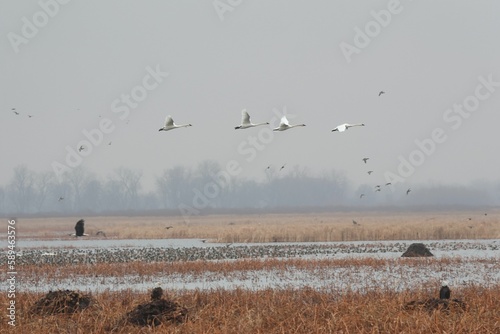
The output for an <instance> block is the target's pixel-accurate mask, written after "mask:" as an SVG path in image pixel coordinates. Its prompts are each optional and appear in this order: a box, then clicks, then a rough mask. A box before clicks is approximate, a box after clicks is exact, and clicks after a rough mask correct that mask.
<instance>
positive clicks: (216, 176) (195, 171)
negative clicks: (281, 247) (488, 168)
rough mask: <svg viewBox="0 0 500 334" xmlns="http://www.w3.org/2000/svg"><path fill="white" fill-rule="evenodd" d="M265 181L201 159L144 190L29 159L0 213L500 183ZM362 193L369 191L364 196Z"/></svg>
mask: <svg viewBox="0 0 500 334" xmlns="http://www.w3.org/2000/svg"><path fill="white" fill-rule="evenodd" d="M264 173H265V176H266V178H265V179H264V180H261V181H256V180H248V179H244V178H241V177H238V176H231V175H230V173H229V172H228V171H226V170H224V169H223V168H222V167H221V166H220V165H219V164H218V163H216V162H214V161H210V160H207V161H203V162H201V163H200V164H199V165H197V166H196V167H194V168H191V167H186V166H176V167H172V168H169V169H165V170H164V171H163V173H162V174H161V175H159V176H156V178H155V187H154V189H153V190H147V191H146V190H144V189H143V188H142V184H141V180H142V177H143V173H142V171H140V170H132V169H129V168H125V167H120V168H117V169H115V170H113V171H112V172H111V173H110V174H109V175H107V176H105V177H102V176H97V175H96V174H95V173H93V172H91V171H89V170H87V169H85V168H83V167H78V168H75V169H72V170H71V171H69V172H67V173H65V174H64V175H63V177H62V178H61V179H58V178H57V177H56V176H55V174H54V173H52V172H50V171H46V172H35V171H32V170H30V169H29V168H27V167H26V166H24V165H20V166H17V167H15V168H14V170H13V176H12V178H11V180H10V182H8V183H7V184H6V185H3V186H0V213H1V214H3V215H16V214H37V213H58V214H71V213H81V212H85V213H89V214H90V213H96V214H98V213H110V212H119V211H153V210H172V212H176V211H177V213H181V214H184V213H188V214H190V213H192V212H202V211H203V210H206V209H258V210H262V211H268V210H269V211H273V210H276V209H287V208H293V209H294V210H297V208H308V207H309V208H332V209H334V208H338V207H355V208H357V209H360V208H367V209H370V208H374V207H391V206H396V207H397V206H413V207H419V206H498V205H499V204H500V182H497V183H487V182H475V183H474V184H471V185H469V186H464V185H443V184H437V185H412V192H411V193H410V194H409V195H406V189H407V188H408V185H407V184H396V185H389V186H382V191H376V188H375V186H376V185H373V184H362V185H360V186H358V187H355V186H353V182H352V181H351V180H349V179H348V178H346V177H345V176H344V175H343V174H342V173H339V172H337V171H335V170H332V171H330V172H328V173H323V174H322V175H319V176H314V175H311V173H308V172H307V170H306V169H305V168H301V167H299V166H290V167H289V166H287V169H286V171H285V170H284V171H281V170H280V167H274V168H273V167H271V168H268V169H266V170H265V171H264ZM361 194H363V196H361Z"/></svg>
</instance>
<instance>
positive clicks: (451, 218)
mask: <svg viewBox="0 0 500 334" xmlns="http://www.w3.org/2000/svg"><path fill="white" fill-rule="evenodd" d="M79 218H80V217H74V218H71V217H69V218H68V217H64V218H61V217H59V218H27V219H19V223H18V226H19V230H20V232H19V233H21V237H36V238H37V239H44V238H46V239H51V238H57V237H59V238H71V237H70V236H69V234H70V233H73V232H74V230H73V228H74V224H75V222H76V221H77V220H78V219H79ZM353 220H356V222H357V223H358V224H357V225H355V224H353V223H352V221H353ZM168 226H172V228H168V229H167V228H166V227H168ZM85 228H86V233H89V234H90V235H91V236H94V237H95V234H96V233H97V231H99V230H103V231H105V232H106V235H107V237H108V238H115V239H147V238H151V239H169V238H170V239H182V238H197V239H207V240H209V241H213V242H225V243H229V242H285V241H286V242H314V241H355V240H371V241H376V240H441V239H490V238H500V211H498V210H497V211H493V212H489V213H488V215H484V213H483V212H459V213H457V212H425V213H420V212H415V213H380V212H336V213H317V214H315V213H309V214H293V215H292V214H262V215H258V214H254V215H245V216H238V215H208V216H192V217H189V221H185V220H183V218H182V217H175V216H168V217H89V218H86V223H85Z"/></svg>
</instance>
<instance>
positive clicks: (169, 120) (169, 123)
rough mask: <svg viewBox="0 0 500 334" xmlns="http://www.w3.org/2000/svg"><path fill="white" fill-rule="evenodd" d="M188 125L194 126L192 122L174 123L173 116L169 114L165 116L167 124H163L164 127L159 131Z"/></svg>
mask: <svg viewBox="0 0 500 334" xmlns="http://www.w3.org/2000/svg"><path fill="white" fill-rule="evenodd" d="M187 126H192V125H191V124H181V125H177V124H175V123H174V120H173V119H172V116H170V115H168V116H167V117H166V118H165V125H164V126H163V128H160V130H158V131H168V130H173V129H177V128H185V127H187Z"/></svg>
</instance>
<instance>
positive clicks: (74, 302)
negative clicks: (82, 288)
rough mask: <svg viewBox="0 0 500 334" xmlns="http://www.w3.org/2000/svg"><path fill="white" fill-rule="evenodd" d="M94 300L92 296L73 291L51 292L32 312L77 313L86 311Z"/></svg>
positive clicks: (38, 302)
mask: <svg viewBox="0 0 500 334" xmlns="http://www.w3.org/2000/svg"><path fill="white" fill-rule="evenodd" d="M92 303H94V300H93V299H92V297H91V296H90V295H85V294H81V293H79V292H76V291H71V290H58V291H49V293H47V294H46V295H45V296H44V297H42V298H40V299H39V300H38V301H37V302H36V303H35V305H33V307H32V308H31V311H32V312H33V313H36V314H44V315H48V314H58V313H75V312H77V311H80V310H83V309H86V308H87V307H89V306H90V305H91V304H92Z"/></svg>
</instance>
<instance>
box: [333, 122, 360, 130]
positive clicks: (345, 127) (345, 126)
mask: <svg viewBox="0 0 500 334" xmlns="http://www.w3.org/2000/svg"><path fill="white" fill-rule="evenodd" d="M353 126H365V123H357V124H349V123H344V124H340V125H339V126H337V127H336V128H335V129H333V130H332V132H333V131H338V132H344V131H345V130H347V129H349V128H352V127H353Z"/></svg>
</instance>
